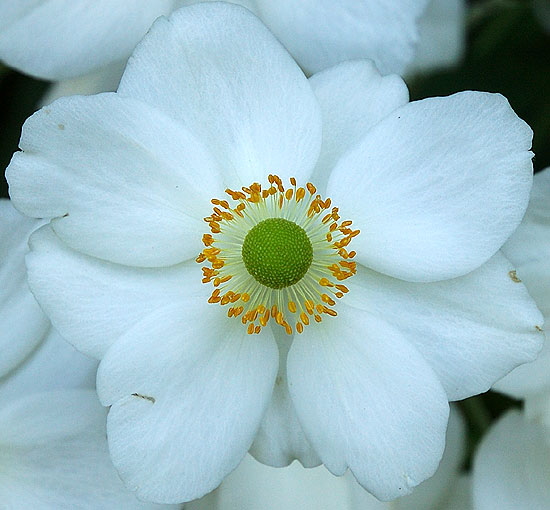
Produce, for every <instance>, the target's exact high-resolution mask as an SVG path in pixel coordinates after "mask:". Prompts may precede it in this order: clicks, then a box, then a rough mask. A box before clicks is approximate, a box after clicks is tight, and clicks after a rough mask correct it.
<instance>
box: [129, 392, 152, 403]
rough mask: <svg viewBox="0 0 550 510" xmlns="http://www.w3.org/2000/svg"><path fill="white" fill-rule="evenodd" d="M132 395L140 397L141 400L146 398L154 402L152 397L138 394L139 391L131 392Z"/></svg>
mask: <svg viewBox="0 0 550 510" xmlns="http://www.w3.org/2000/svg"><path fill="white" fill-rule="evenodd" d="M132 397H137V398H142V399H143V400H148V401H149V402H151V403H153V404H154V403H155V402H156V400H155V399H154V397H149V396H148V395H140V394H139V393H132Z"/></svg>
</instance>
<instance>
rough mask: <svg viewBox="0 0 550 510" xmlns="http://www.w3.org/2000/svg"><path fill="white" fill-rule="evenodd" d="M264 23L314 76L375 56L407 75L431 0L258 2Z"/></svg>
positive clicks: (383, 67)
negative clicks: (421, 18) (346, 62)
mask: <svg viewBox="0 0 550 510" xmlns="http://www.w3.org/2000/svg"><path fill="white" fill-rule="evenodd" d="M254 3H255V4H256V10H257V12H258V13H259V16H260V17H261V19H262V20H263V21H264V23H266V25H267V26H268V27H269V28H270V30H272V31H273V33H274V34H275V35H276V36H277V38H278V39H279V40H280V41H281V42H282V43H283V44H284V45H285V46H286V48H287V49H288V50H289V51H290V53H291V54H292V56H293V57H294V58H295V59H296V60H297V61H298V63H299V64H300V65H301V66H302V68H303V69H305V70H306V71H307V72H308V73H315V72H317V71H320V70H321V69H326V68H327V67H330V66H333V65H334V64H337V63H338V62H342V61H344V60H351V59H356V58H370V59H372V60H374V62H375V63H376V66H377V67H378V69H380V71H381V72H382V74H389V73H402V72H403V70H404V69H405V67H406V65H407V64H408V63H409V61H410V60H411V59H412V57H413V54H414V43H415V41H416V39H417V27H416V22H417V19H418V17H419V16H420V14H421V13H422V11H423V10H424V8H425V6H426V4H427V3H428V2H427V0H392V1H391V2H388V1H385V0H340V1H338V2H334V1H331V0H300V2H296V1H293V0H277V2H273V1H271V0H255V2H254Z"/></svg>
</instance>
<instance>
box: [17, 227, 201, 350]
mask: <svg viewBox="0 0 550 510" xmlns="http://www.w3.org/2000/svg"><path fill="white" fill-rule="evenodd" d="M31 248H32V252H31V253H30V254H29V255H28V257H27V265H28V273H29V284H30V285H31V288H32V290H33V292H34V294H35V295H36V297H37V299H38V300H39V301H40V303H41V304H42V307H43V308H44V310H45V311H46V313H47V314H48V315H49V317H50V318H51V320H52V323H53V324H54V326H55V327H56V328H57V329H58V330H59V331H60V332H61V334H62V335H63V336H64V337H65V338H66V339H67V340H69V341H70V342H71V343H73V344H74V345H75V346H76V347H77V348H78V349H80V350H81V351H82V352H84V353H86V354H89V355H90V356H93V357H96V358H101V357H103V355H104V354H105V351H106V350H107V349H108V348H109V346H111V345H112V344H113V343H114V342H115V341H116V339H117V338H118V337H119V336H120V335H122V334H123V333H125V332H126V331H127V330H128V329H130V328H132V327H133V326H134V325H135V324H136V323H137V322H139V320H141V319H142V318H143V317H145V316H147V315H148V314H149V313H151V312H153V311H154V310H156V309H157V308H160V307H161V306H163V305H166V304H168V303H177V302H182V301H183V299H184V297H186V298H189V297H193V296H196V295H200V296H202V298H203V299H204V300H205V301H206V299H208V289H207V288H206V287H205V286H204V285H201V283H200V278H201V272H200V268H199V266H198V265H197V264H196V263H195V262H194V261H193V262H190V263H186V264H181V265H179V266H174V267H170V268H160V269H141V268H135V267H126V266H119V265H117V264H112V263H109V262H104V261H102V260H99V259H96V258H93V257H88V256H86V255H83V254H81V253H79V252H77V251H75V250H72V249H71V248H68V247H67V246H66V245H65V244H64V243H63V242H62V241H60V240H59V239H58V238H57V237H56V235H55V233H54V232H53V231H52V229H51V227H49V226H45V227H43V228H42V229H41V230H39V231H38V232H36V233H35V234H34V235H33V237H32V238H31Z"/></svg>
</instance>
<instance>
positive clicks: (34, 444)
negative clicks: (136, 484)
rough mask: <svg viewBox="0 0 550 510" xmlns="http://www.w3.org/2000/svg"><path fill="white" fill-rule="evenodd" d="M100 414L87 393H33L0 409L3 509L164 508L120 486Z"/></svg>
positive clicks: (77, 391)
mask: <svg viewBox="0 0 550 510" xmlns="http://www.w3.org/2000/svg"><path fill="white" fill-rule="evenodd" d="M105 414H106V410H105V409H103V408H102V407H101V405H100V404H99V402H98V401H97V396H96V395H95V392H94V391H93V390H65V391H61V390H59V391H51V392H47V393H36V394H34V395H30V396H27V397H25V398H21V399H18V400H16V401H14V402H11V403H10V404H8V405H4V406H2V409H1V410H0V463H1V465H2V470H0V498H1V499H2V504H3V505H4V506H5V508H66V509H69V508H82V509H85V510H95V509H97V508H105V509H108V510H119V509H121V508H124V509H128V510H133V509H136V510H145V509H148V510H153V509H160V508H164V507H161V506H160V505H156V504H153V503H144V502H141V501H138V500H137V499H136V498H135V496H134V495H133V494H132V493H131V492H129V491H128V490H127V489H125V487H124V486H123V484H122V482H121V481H120V478H119V477H118V475H117V473H116V471H115V469H114V468H113V466H112V464H111V461H110V459H109V453H108V451H107V442H106V441H105Z"/></svg>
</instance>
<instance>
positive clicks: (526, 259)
mask: <svg viewBox="0 0 550 510" xmlns="http://www.w3.org/2000/svg"><path fill="white" fill-rule="evenodd" d="M503 252H504V253H505V254H506V256H507V257H508V258H509V260H510V261H511V262H512V263H513V264H514V265H515V267H516V272H515V275H516V277H517V279H518V280H521V281H523V282H524V283H525V285H526V286H527V289H528V291H529V293H530V294H531V296H532V297H533V299H534V300H535V302H536V303H537V306H538V307H539V309H540V310H541V311H542V314H543V316H544V319H545V322H548V320H550V264H549V263H548V261H549V260H550V168H547V169H546V170H544V171H542V172H539V173H537V174H535V178H534V183H533V189H532V191H531V198H530V201H529V207H528V208H527V212H526V213H525V217H524V218H523V221H522V222H521V225H520V226H519V227H518V229H517V230H516V231H515V232H514V234H513V235H512V237H511V238H510V239H509V240H508V242H507V243H506V244H505V245H504V246H503ZM494 388H495V389H496V390H498V391H501V392H503V393H507V394H508V395H511V396H512V397H515V398H520V399H524V398H530V397H535V396H536V397H537V398H538V399H541V400H544V399H545V398H547V399H548V400H549V402H550V345H549V343H548V341H546V342H545V343H544V347H543V350H542V351H541V353H540V355H539V356H538V358H537V359H536V360H535V361H533V362H532V363H528V364H525V365H523V366H521V367H518V368H516V369H515V370H513V371H512V372H511V373H510V374H508V375H507V376H506V377H504V378H503V379H502V380H500V381H498V383H497V384H495V385H494ZM549 425H550V422H549Z"/></svg>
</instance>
